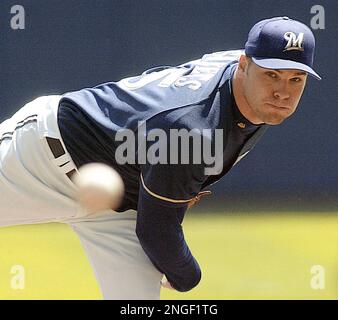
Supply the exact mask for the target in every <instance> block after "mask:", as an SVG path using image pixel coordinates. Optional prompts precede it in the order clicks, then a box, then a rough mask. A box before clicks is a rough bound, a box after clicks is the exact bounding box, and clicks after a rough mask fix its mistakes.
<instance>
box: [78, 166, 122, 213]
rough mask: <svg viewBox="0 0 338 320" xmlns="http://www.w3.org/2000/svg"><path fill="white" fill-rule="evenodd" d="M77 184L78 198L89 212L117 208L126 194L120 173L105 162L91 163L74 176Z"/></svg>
mask: <svg viewBox="0 0 338 320" xmlns="http://www.w3.org/2000/svg"><path fill="white" fill-rule="evenodd" d="M72 180H73V181H74V183H75V185H76V186H77V191H76V192H77V194H76V198H77V200H78V201H79V203H80V205H81V206H83V207H84V208H85V209H86V211H87V212H88V213H95V212H99V211H102V210H106V209H113V210H114V209H117V208H118V206H119V205H120V203H121V200H122V198H123V194H124V184H123V180H122V178H121V177H120V175H119V174H118V173H117V172H116V170H114V169H113V168H112V167H110V166H108V165H106V164H103V163H89V164H86V165H84V166H82V167H80V168H79V170H78V173H76V174H74V176H73V177H72Z"/></svg>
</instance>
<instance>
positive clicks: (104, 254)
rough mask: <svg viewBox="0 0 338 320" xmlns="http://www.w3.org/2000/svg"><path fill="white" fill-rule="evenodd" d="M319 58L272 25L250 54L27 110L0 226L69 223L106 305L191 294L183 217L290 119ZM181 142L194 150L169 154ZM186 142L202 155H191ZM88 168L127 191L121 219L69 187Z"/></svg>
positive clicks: (0, 169) (18, 117)
mask: <svg viewBox="0 0 338 320" xmlns="http://www.w3.org/2000/svg"><path fill="white" fill-rule="evenodd" d="M314 51H315V39H314V36H313V34H312V32H311V30H310V29H309V28H308V27H307V26H305V25H304V24H302V23H301V22H298V21H296V20H292V19H290V18H288V17H275V18H270V19H266V20H262V21H260V22H258V23H257V24H255V25H254V26H253V28H252V29H251V31H250V33H249V35H248V40H247V42H246V44H245V50H234V51H224V52H216V53H212V54H206V55H204V56H203V57H202V58H201V59H198V60H194V61H190V62H187V63H184V64H182V65H179V66H176V67H171V66H164V67H156V68H153V69H150V70H148V71H146V72H144V73H143V74H142V75H140V76H136V77H131V78H127V79H123V80H121V81H119V82H109V83H105V84H101V85H98V86H96V87H94V88H85V89H82V90H80V91H76V92H68V93H66V94H63V95H55V96H43V97H39V98H37V99H35V100H34V101H32V102H30V103H28V104H26V105H25V106H24V107H23V108H21V109H20V110H19V111H18V112H17V113H15V114H14V115H13V116H12V117H11V118H10V119H8V120H6V121H4V122H3V123H2V124H1V125H0V143H1V144H0V206H1V207H0V210H1V211H0V226H9V225H18V224H33V223H46V222H62V223H67V224H69V225H70V226H71V227H72V229H73V230H74V231H75V232H76V234H77V235H78V236H79V238H80V240H81V243H82V245H83V247H84V249H85V252H86V254H87V256H88V259H89V261H90V263H91V265H92V267H93V270H94V272H95V275H96V278H97V280H98V282H99V285H100V288H101V290H102V293H103V296H104V298H105V299H159V297H160V289H161V285H162V286H164V287H167V288H172V289H175V290H177V291H181V292H184V291H188V290H191V289H192V288H194V287H195V286H197V284H198V283H199V282H200V279H201V270H200V267H199V265H198V262H197V261H196V259H195V258H194V256H193V254H192V253H191V251H190V250H189V247H188V245H187V243H186V241H185V238H184V232H183V228H182V222H183V219H184V216H185V213H186V211H187V209H188V208H190V207H191V206H192V205H193V204H194V203H195V202H197V201H198V200H199V199H200V198H201V197H202V196H203V195H206V194H208V192H205V191H203V190H204V189H205V188H206V187H207V186H209V185H211V184H213V183H215V182H216V181H218V180H219V179H220V178H221V177H223V176H224V175H225V174H226V173H227V172H228V171H229V170H230V169H231V168H232V167H233V166H234V165H235V164H236V163H237V162H238V161H239V160H240V159H241V158H243V157H244V156H245V155H246V154H247V153H248V152H249V151H250V150H252V148H253V147H254V145H255V144H256V143H257V142H258V141H259V139H260V138H261V137H262V136H263V134H264V133H265V132H266V130H267V129H268V127H269V126H270V125H277V124H280V123H282V122H283V121H284V120H285V119H286V118H288V117H290V116H291V115H292V114H293V113H294V112H295V110H296V108H297V106H298V103H299V101H300V98H301V96H302V93H303V90H304V88H305V84H306V81H307V77H308V75H311V76H313V77H315V78H317V79H320V77H319V76H318V74H317V73H316V72H315V71H314V70H313V58H314ZM175 130H176V131H175ZM178 131H179V132H180V133H182V136H181V138H182V139H183V138H187V135H188V138H189V139H187V140H186V142H187V144H186V145H185V147H184V148H178V149H175V148H173V145H174V144H173V143H172V141H171V140H170V139H169V138H170V137H171V135H172V134H173V132H175V133H177V132H178ZM130 133H132V134H134V137H135V139H134V140H129V141H128V142H127V143H126V139H127V138H128V137H129V134H130ZM154 133H156V134H154ZM191 137H193V138H194V137H199V138H200V140H199V141H204V142H205V144H203V145H202V148H200V149H198V148H197V149H196V148H195V147H196V145H194V141H195V140H194V139H190V138H191ZM181 143H183V142H182V141H181ZM179 145H180V144H179ZM155 146H158V149H157V150H158V151H160V153H161V156H162V158H161V161H156V160H158V154H157V152H154V147H155ZM208 146H209V147H210V148H209V149H210V150H211V153H210V154H209V157H205V153H206V151H208V148H207V147H208ZM129 147H130V148H131V149H128V148H129ZM121 150H123V152H121ZM130 150H132V151H130ZM196 150H197V151H196ZM163 154H164V156H163ZM199 155H203V157H198V156H199ZM196 158H199V159H200V160H199V161H196ZM210 159H211V160H214V161H213V162H212V161H209V160H210ZM173 160H175V161H173ZM176 160H178V161H176ZM91 162H100V163H105V164H107V165H109V166H111V167H113V168H114V169H115V170H116V171H117V172H118V173H119V174H120V176H121V177H122V179H123V182H124V185H125V195H124V198H123V201H122V203H121V205H120V206H119V208H117V209H116V210H114V211H113V210H109V209H108V210H105V211H103V212H99V213H98V214H95V216H92V215H88V214H86V212H85V210H84V209H83V208H82V207H81V206H79V204H78V203H77V201H76V200H75V198H74V194H75V192H76V186H75V185H74V183H73V181H72V176H73V174H74V173H75V172H76V171H77V170H78V168H79V167H81V166H82V165H84V164H87V163H91ZM163 276H165V279H166V280H164V281H162V279H163Z"/></svg>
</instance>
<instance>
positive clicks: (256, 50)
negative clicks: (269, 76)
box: [245, 17, 321, 80]
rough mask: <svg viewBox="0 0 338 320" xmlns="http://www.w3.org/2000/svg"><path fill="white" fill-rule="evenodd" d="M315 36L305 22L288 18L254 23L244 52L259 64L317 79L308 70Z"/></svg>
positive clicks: (316, 75)
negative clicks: (296, 71) (305, 73)
mask: <svg viewBox="0 0 338 320" xmlns="http://www.w3.org/2000/svg"><path fill="white" fill-rule="evenodd" d="M314 53H315V37H314V35H313V33H312V31H311V30H310V28H309V27H307V26H306V25H305V24H303V23H301V22H299V21H296V20H292V19H290V18H288V17H275V18H270V19H265V20H262V21H259V22H257V23H256V24H255V25H254V26H253V27H252V29H251V30H250V32H249V35H248V40H247V42H246V44H245V54H246V55H247V56H248V57H250V58H252V60H253V61H254V62H255V63H256V64H257V65H258V66H260V67H262V68H267V69H296V70H302V71H305V72H307V73H308V74H310V75H312V76H314V77H315V78H316V79H318V80H320V79H321V77H320V76H319V75H318V74H317V73H316V72H315V71H314V70H313V69H312V67H313V60H314Z"/></svg>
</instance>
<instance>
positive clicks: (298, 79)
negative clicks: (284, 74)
mask: <svg viewBox="0 0 338 320" xmlns="http://www.w3.org/2000/svg"><path fill="white" fill-rule="evenodd" d="M291 81H294V82H301V81H302V79H301V78H299V77H296V78H292V79H291Z"/></svg>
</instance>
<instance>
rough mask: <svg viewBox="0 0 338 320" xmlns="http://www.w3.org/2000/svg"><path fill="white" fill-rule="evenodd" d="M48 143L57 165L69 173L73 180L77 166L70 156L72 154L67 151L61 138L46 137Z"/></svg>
mask: <svg viewBox="0 0 338 320" xmlns="http://www.w3.org/2000/svg"><path fill="white" fill-rule="evenodd" d="M46 140H47V144H48V146H49V149H50V150H51V151H52V154H53V156H54V159H55V161H54V162H55V163H56V165H57V166H58V167H59V168H60V170H61V171H62V172H63V173H64V174H66V175H67V177H68V178H69V179H70V180H71V177H72V175H73V174H74V173H75V172H76V167H75V165H74V163H73V161H72V159H71V158H70V155H69V154H68V153H67V152H66V150H65V148H64V147H63V145H62V142H61V140H59V139H56V138H51V137H46Z"/></svg>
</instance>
